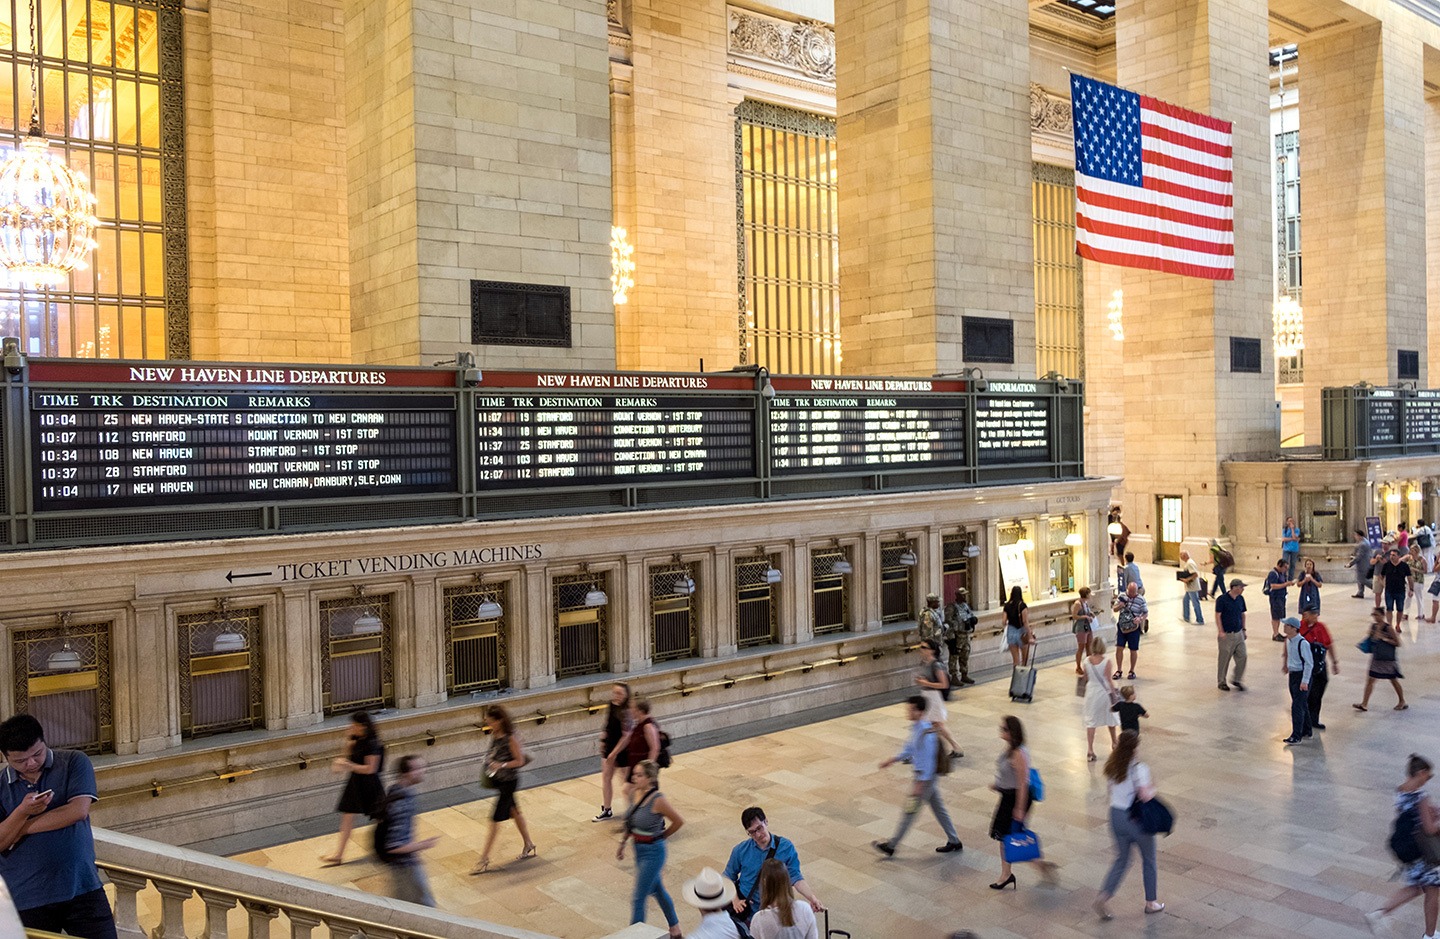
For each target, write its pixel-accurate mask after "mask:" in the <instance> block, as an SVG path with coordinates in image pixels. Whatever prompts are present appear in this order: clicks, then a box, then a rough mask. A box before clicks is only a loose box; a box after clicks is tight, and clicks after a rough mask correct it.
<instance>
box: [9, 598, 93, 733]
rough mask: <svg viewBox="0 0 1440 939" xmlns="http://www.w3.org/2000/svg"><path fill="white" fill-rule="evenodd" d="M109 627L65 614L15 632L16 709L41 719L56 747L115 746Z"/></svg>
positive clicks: (16, 711)
mask: <svg viewBox="0 0 1440 939" xmlns="http://www.w3.org/2000/svg"><path fill="white" fill-rule="evenodd" d="M110 626H111V624H110V623H108V622H106V623H87V624H84V625H75V624H72V623H70V622H69V618H68V614H66V615H65V616H64V617H62V618H61V623H60V625H58V626H50V627H44V628H37V629H19V630H16V631H15V633H14V639H13V646H12V654H13V655H14V661H15V702H14V705H15V708H14V713H16V714H29V715H31V716H32V717H34V718H35V719H36V720H38V721H39V722H40V725H41V726H42V727H44V728H45V742H46V743H48V744H49V745H50V746H52V747H62V748H65V749H70V750H82V751H84V752H86V753H102V752H108V751H112V750H114V746H115V733H114V719H113V716H112V699H111V694H110Z"/></svg>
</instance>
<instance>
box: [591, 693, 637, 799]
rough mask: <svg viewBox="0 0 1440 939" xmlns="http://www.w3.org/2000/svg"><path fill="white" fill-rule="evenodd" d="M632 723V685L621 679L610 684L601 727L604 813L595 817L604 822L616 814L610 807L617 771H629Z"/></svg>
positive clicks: (623, 774)
mask: <svg viewBox="0 0 1440 939" xmlns="http://www.w3.org/2000/svg"><path fill="white" fill-rule="evenodd" d="M630 725H631V719H630V686H629V685H627V684H625V682H623V681H617V682H615V683H614V684H613V685H611V686H610V702H609V703H608V704H606V705H605V727H604V729H602V730H601V731H600V799H601V802H600V814H599V815H597V816H595V818H594V819H592V821H596V822H604V821H609V820H610V819H612V818H614V817H615V813H614V812H612V811H611V810H610V805H611V802H612V801H613V800H614V798H615V773H616V771H620V773H621V775H622V778H624V777H625V776H628V775H629V767H630V754H629V752H628V751H627V750H626V749H625V747H624V746H623V744H624V743H625V735H626V734H628V733H629V732H630Z"/></svg>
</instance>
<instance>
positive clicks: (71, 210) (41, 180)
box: [0, 0, 100, 286]
mask: <svg viewBox="0 0 1440 939" xmlns="http://www.w3.org/2000/svg"><path fill="white" fill-rule="evenodd" d="M39 77H40V44H39V42H38V41H37V39H36V18H35V0H30V131H29V133H27V134H26V135H25V140H24V142H23V143H22V144H21V145H20V146H19V147H17V148H15V149H14V150H12V151H10V154H9V155H8V156H7V157H5V159H4V161H3V162H0V267H4V268H5V269H6V270H8V271H9V272H10V275H11V276H12V277H14V278H16V279H17V280H19V281H21V282H22V283H30V284H36V285H40V286H51V285H55V284H59V283H63V282H64V281H65V279H66V278H67V277H69V276H70V272H71V271H74V270H78V269H83V268H84V267H85V258H86V256H87V255H89V254H90V252H91V251H93V250H95V237H94V236H95V228H96V226H98V225H99V224H100V222H99V220H98V219H96V217H95V197H94V196H93V195H91V194H90V186H89V181H88V180H87V179H86V178H85V174H84V173H81V172H78V171H77V170H72V169H71V168H70V167H69V166H67V165H66V164H65V159H64V157H62V156H60V155H58V154H56V153H52V152H51V150H50V143H49V141H47V140H46V139H45V134H44V132H43V131H41V129H40V97H39V80H40V79H39Z"/></svg>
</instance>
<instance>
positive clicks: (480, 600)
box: [445, 583, 510, 695]
mask: <svg viewBox="0 0 1440 939" xmlns="http://www.w3.org/2000/svg"><path fill="white" fill-rule="evenodd" d="M508 588H509V585H508V584H503V583H502V584H488V585H480V584H471V585H467V586H464V587H447V588H446V589H445V686H446V688H447V689H448V690H449V692H450V693H451V694H452V695H455V694H467V693H473V692H476V691H497V690H499V689H501V688H504V687H507V686H508V685H509V683H510V675H509V662H508V659H509V649H508V647H507V642H506V633H507V632H508V631H509V630H508V614H507V613H506V611H507V610H509V608H510V592H509V589H508ZM487 604H495V605H497V606H498V607H499V608H500V612H499V615H495V610H494V608H493V607H488V606H487Z"/></svg>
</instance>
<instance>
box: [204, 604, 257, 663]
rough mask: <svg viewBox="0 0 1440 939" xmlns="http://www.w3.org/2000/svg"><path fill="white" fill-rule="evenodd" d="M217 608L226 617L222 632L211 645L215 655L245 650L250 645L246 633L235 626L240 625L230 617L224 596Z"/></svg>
mask: <svg viewBox="0 0 1440 939" xmlns="http://www.w3.org/2000/svg"><path fill="white" fill-rule="evenodd" d="M216 608H217V610H218V611H219V613H220V615H221V616H223V617H224V620H223V621H222V623H221V627H220V633H219V635H217V636H216V637H215V641H214V642H213V643H212V644H211V646H210V651H211V652H213V653H214V654H215V655H225V654H228V653H232V652H244V651H245V649H246V648H247V647H248V646H249V643H247V642H246V641H245V634H244V633H242V632H240V631H239V630H238V629H236V628H235V627H236V626H238V625H240V624H239V623H236V622H235V620H234V619H232V618H231V617H230V610H229V606H228V604H227V602H226V600H225V598H224V597H221V598H220V599H219V600H217V601H216Z"/></svg>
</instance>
